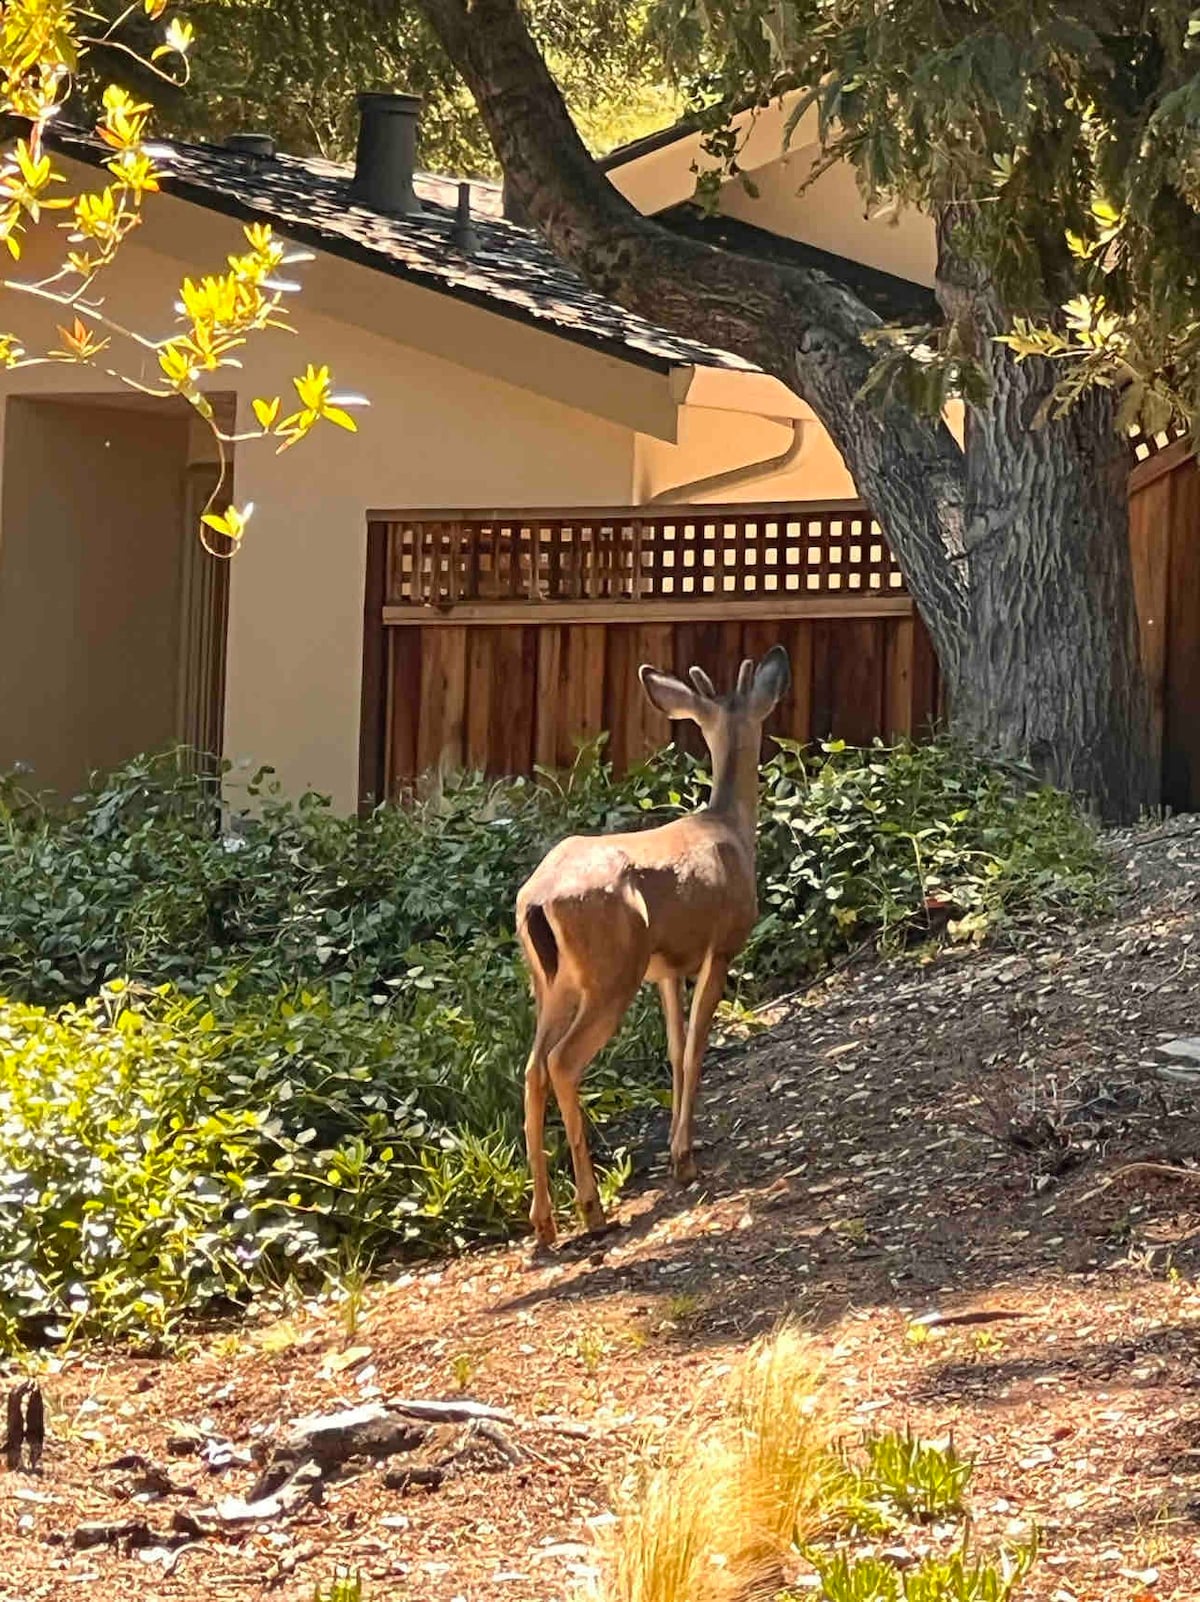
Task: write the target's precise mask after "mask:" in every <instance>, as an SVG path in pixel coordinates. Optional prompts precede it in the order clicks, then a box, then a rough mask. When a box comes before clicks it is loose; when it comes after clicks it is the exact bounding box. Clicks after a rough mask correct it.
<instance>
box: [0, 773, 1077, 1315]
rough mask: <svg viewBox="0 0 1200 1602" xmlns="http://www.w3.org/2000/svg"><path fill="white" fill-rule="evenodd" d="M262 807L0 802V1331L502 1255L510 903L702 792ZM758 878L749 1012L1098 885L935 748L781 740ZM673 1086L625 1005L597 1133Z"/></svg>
mask: <svg viewBox="0 0 1200 1602" xmlns="http://www.w3.org/2000/svg"><path fill="white" fill-rule="evenodd" d="M254 788H255V790H256V794H255V795H254V797H253V799H254V800H255V802H256V804H257V807H258V810H257V811H256V812H255V813H254V814H250V813H248V812H247V813H245V814H242V815H234V814H231V813H229V812H227V811H224V810H222V808H221V806H220V805H219V804H218V801H217V799H216V797H215V795H214V793H213V790H212V788H211V786H210V785H209V784H208V783H207V782H206V781H205V780H204V779H203V778H200V777H196V776H194V775H192V774H190V773H189V772H188V770H187V768H186V766H185V765H182V764H180V763H179V762H178V761H176V760H174V759H170V758H159V759H143V760H140V761H138V762H135V763H131V764H130V765H129V766H127V767H126V768H125V769H123V770H121V771H120V772H119V773H117V774H114V775H112V776H111V777H109V778H107V779H102V780H98V781H97V782H96V783H95V785H94V786H93V788H92V789H91V790H90V791H89V792H88V793H87V794H86V795H85V796H83V797H80V798H79V800H78V801H77V802H76V803H75V804H74V805H73V806H72V807H71V808H69V809H67V810H65V811H61V812H54V811H51V810H48V809H47V808H45V807H43V806H42V805H41V804H40V803H39V802H38V801H37V799H36V798H33V797H31V796H30V795H29V794H27V793H26V792H25V791H23V790H22V789H21V787H20V786H19V785H18V783H17V782H16V781H15V780H14V779H9V780H0V996H3V995H4V994H7V995H8V996H9V997H11V998H12V1000H11V1002H10V1003H9V1004H7V1005H5V1004H4V1003H2V1002H0V1176H7V1177H6V1178H4V1180H3V1183H4V1186H5V1190H4V1194H6V1196H7V1199H8V1203H9V1206H8V1208H7V1209H5V1210H3V1211H0V1263H3V1265H4V1266H2V1267H0V1319H4V1318H6V1319H7V1320H8V1321H9V1322H10V1324H11V1325H14V1326H20V1327H21V1328H22V1329H30V1328H38V1327H50V1328H60V1327H70V1326H71V1325H72V1324H75V1325H86V1326H89V1327H94V1328H100V1327H104V1328H109V1329H111V1328H122V1329H126V1330H129V1331H131V1332H132V1331H136V1330H137V1329H138V1328H150V1329H161V1328H163V1327H165V1326H166V1325H167V1324H169V1323H170V1321H171V1319H172V1318H173V1317H175V1316H176V1315H177V1314H178V1313H179V1312H180V1311H182V1310H185V1309H190V1308H197V1307H200V1306H202V1305H204V1303H205V1302H206V1301H211V1300H212V1299H213V1298H214V1297H216V1298H221V1297H224V1298H229V1297H234V1298H240V1297H243V1296H245V1295H246V1294H247V1293H248V1291H249V1290H250V1289H251V1287H252V1286H253V1285H254V1284H255V1283H257V1282H258V1281H259V1280H261V1279H262V1278H263V1277H264V1276H267V1277H270V1278H272V1279H274V1278H276V1277H278V1275H279V1274H280V1273H281V1272H284V1273H298V1274H301V1275H304V1276H307V1277H310V1278H311V1277H314V1276H315V1277H320V1276H321V1275H323V1274H327V1273H329V1272H330V1271H331V1265H332V1264H333V1263H334V1262H336V1260H337V1254H338V1253H339V1252H341V1251H344V1250H346V1249H350V1250H352V1251H354V1252H357V1253H359V1254H360V1256H363V1257H364V1258H365V1257H367V1256H371V1255H374V1254H377V1253H379V1252H380V1251H382V1250H384V1249H395V1248H396V1247H399V1248H400V1249H402V1250H405V1251H409V1252H417V1251H429V1250H435V1249H445V1248H446V1247H457V1246H459V1245H462V1244H464V1243H466V1242H468V1241H470V1240H474V1239H480V1238H489V1237H490V1238H495V1237H497V1236H500V1235H503V1234H506V1233H508V1232H509V1231H511V1230H512V1229H514V1228H515V1227H517V1226H518V1225H519V1223H520V1221H521V1220H522V1219H523V1215H524V1212H525V1200H524V1187H525V1177H524V1165H523V1154H522V1152H521V1127H520V1103H521V1094H520V1076H521V1069H522V1065H523V1062H524V1058H525V1055H526V1053H527V1051H528V1044H529V1038H530V1033H531V1009H530V1002H529V996H528V987H527V982H526V979H525V976H524V973H523V971H522V966H521V962H520V958H519V954H518V951H517V946H516V941H515V938H514V933H513V928H512V906H513V899H514V897H515V894H516V890H517V888H518V886H519V884H520V883H521V881H522V879H523V878H524V877H525V876H526V874H527V873H528V872H529V871H530V869H531V868H532V867H533V866H534V864H535V863H536V862H537V861H538V859H539V858H540V856H541V855H542V854H543V852H544V851H545V850H546V848H547V847H548V846H549V845H550V844H551V843H552V842H553V841H554V840H556V839H559V838H561V837H562V836H563V835H564V834H567V833H572V832H584V831H594V830H595V831H598V830H603V829H607V828H613V827H628V826H630V825H631V824H634V823H635V822H637V821H638V820H642V821H646V822H652V821H656V820H658V819H662V818H666V817H669V816H671V815H673V814H675V813H677V812H678V811H679V810H680V809H681V808H688V807H691V806H694V805H696V804H697V803H698V802H699V800H700V799H701V798H702V796H703V794H704V792H705V789H706V784H705V777H704V773H703V770H702V768H701V767H700V766H699V765H698V764H696V763H694V762H691V761H687V760H684V759H680V758H678V757H674V756H667V755H663V756H660V757H659V758H656V759H655V760H654V761H652V762H650V763H647V764H645V765H644V766H642V767H640V768H638V769H636V770H635V771H634V772H633V773H631V774H629V775H628V776H626V777H625V778H621V779H616V778H614V776H613V775H612V773H611V771H610V769H609V768H608V767H607V766H606V765H605V764H604V763H603V762H602V761H601V760H600V750H599V748H598V747H592V748H590V749H588V750H586V751H584V752H582V753H581V755H580V758H579V761H578V762H577V763H576V765H575V767H574V768H573V769H572V770H571V771H570V772H569V773H567V774H566V775H564V776H562V777H561V778H560V779H557V780H553V781H552V780H550V779H548V778H546V777H545V776H543V779H542V780H541V781H539V782H529V781H522V780H517V781H512V782H508V783H504V784H493V783H489V782H486V781H484V780H482V779H479V778H471V777H467V778H463V779H461V780H458V781H455V782H454V783H452V784H449V785H447V786H446V787H444V788H443V790H442V792H441V793H440V794H439V795H438V796H436V798H433V799H430V800H427V801H425V802H420V803H416V804H414V805H413V806H411V807H405V808H394V807H385V808H381V809H379V810H378V811H377V812H375V813H374V814H373V815H372V816H370V817H369V818H365V819H345V818H339V817H337V816H335V815H334V814H333V812H332V811H331V809H330V807H329V806H328V804H327V803H326V802H325V801H324V800H323V799H322V798H320V797H318V796H306V797H304V798H303V799H302V800H300V801H299V802H297V803H295V804H290V803H287V802H284V801H280V800H279V799H278V798H277V797H276V796H274V795H272V794H271V792H270V790H269V788H268V787H267V786H266V785H265V784H260V785H258V786H255V787H254ZM761 866H762V874H761V900H762V905H763V913H764V916H763V918H762V920H761V922H760V924H759V927H758V929H757V930H756V931H755V934H754V936H753V937H752V939H751V942H750V944H749V947H748V948H747V952H746V955H745V959H744V961H743V964H742V973H741V985H742V990H743V994H744V996H745V997H746V998H748V999H752V998H753V997H754V995H755V994H756V993H758V991H760V990H761V989H762V988H763V987H764V986H770V985H775V984H779V983H781V982H784V983H785V982H787V981H788V980H789V979H790V978H792V977H793V976H796V975H803V974H804V973H806V972H810V971H812V970H814V969H815V968H817V967H819V966H820V964H821V963H822V962H826V961H828V960H830V959H831V958H833V957H835V956H836V955H837V954H838V953H839V952H840V951H843V950H845V949H846V948H847V947H848V946H850V945H855V944H859V943H861V942H862V941H863V940H879V941H881V942H883V943H885V944H886V943H888V942H890V941H894V940H895V939H896V938H897V936H898V933H899V931H900V930H901V929H906V928H911V927H917V928H918V929H921V928H924V927H925V924H926V922H927V903H928V902H929V901H930V900H931V899H934V898H938V899H939V900H940V901H942V902H944V903H945V904H947V905H949V906H951V907H953V909H954V910H955V912H956V913H957V915H958V917H959V919H960V920H961V922H962V925H963V926H964V928H966V929H967V930H973V931H974V932H975V933H978V932H980V931H981V930H982V929H983V927H984V926H985V925H987V924H988V923H992V924H995V923H1001V922H1003V921H1005V920H1011V919H1014V918H1020V917H1025V916H1030V915H1042V914H1044V913H1045V912H1046V910H1047V909H1050V910H1054V909H1058V908H1062V907H1066V908H1074V909H1080V908H1082V909H1084V910H1090V909H1092V908H1094V907H1096V906H1098V905H1099V904H1100V903H1101V901H1102V899H1103V896H1104V894H1105V892H1106V887H1107V882H1108V880H1107V875H1108V869H1107V866H1106V863H1105V859H1104V857H1103V854H1102V852H1101V851H1100V848H1099V845H1098V843H1097V841H1096V838H1095V836H1094V834H1093V833H1092V831H1091V830H1090V828H1089V826H1088V825H1087V823H1086V822H1085V821H1084V820H1083V819H1082V818H1081V817H1080V816H1079V815H1078V814H1077V813H1076V812H1075V811H1074V810H1073V808H1072V807H1071V805H1070V803H1069V802H1067V801H1066V800H1065V799H1064V798H1063V797H1061V796H1058V795H1056V794H1055V793H1053V792H1051V791H1047V790H1045V789H1039V788H1037V787H1035V786H1033V785H1032V783H1030V784H1025V783H1023V782H1021V781H1019V780H1017V779H1014V777H1013V775H1012V774H1010V773H1007V772H1002V771H1000V770H998V769H996V768H994V767H990V766H989V765H988V764H986V763H984V762H982V761H980V760H978V759H975V758H970V757H966V756H964V755H963V754H962V753H960V752H958V751H956V750H954V749H953V748H952V747H949V746H931V747H924V748H916V747H908V746H905V747H901V748H899V749H897V750H895V751H885V750H883V749H882V748H874V749H872V750H869V751H848V750H845V749H844V748H842V747H840V746H829V747H826V748H822V749H821V750H820V751H818V752H815V753H807V752H801V751H799V750H797V749H796V748H794V747H792V746H783V747H782V748H781V749H780V750H779V752H778V753H777V754H776V755H775V756H773V757H772V758H771V759H770V761H769V762H768V763H767V765H766V804H765V807H764V814H763V824H762V829H761ZM664 1061H665V1051H664V1043H663V1030H662V1022H661V1018H660V1015H659V1011H658V1007H657V1002H656V998H655V997H654V996H653V994H652V992H651V991H650V989H649V988H647V989H645V990H644V991H643V993H642V995H641V996H640V997H639V998H638V1000H637V1001H636V1002H635V1005H634V1006H633V1008H631V1010H630V1014H629V1017H628V1019H627V1020H626V1023H625V1026H624V1028H623V1030H622V1032H621V1034H620V1036H619V1037H618V1039H617V1040H616V1041H615V1042H614V1043H613V1045H612V1046H611V1047H610V1048H609V1049H608V1051H607V1052H606V1053H605V1054H604V1056H603V1057H602V1059H601V1060H600V1062H598V1063H597V1065H596V1066H595V1067H594V1068H593V1070H592V1071H591V1072H590V1073H589V1075H588V1078H587V1080H586V1082H585V1089H586V1095H587V1100H588V1105H589V1109H590V1111H591V1114H592V1117H593V1120H594V1121H595V1122H596V1123H597V1124H599V1125H600V1126H601V1127H603V1126H606V1125H612V1124H613V1123H614V1121H615V1120H618V1119H619V1118H620V1117H622V1116H623V1115H624V1114H626V1113H628V1112H629V1111H630V1110H631V1109H633V1108H635V1107H637V1106H639V1105H641V1104H647V1103H651V1102H654V1101H657V1100H661V1099H662V1097H663V1096H664V1094H665V1092H666V1086H667V1084H668V1083H669V1080H668V1077H667V1074H666V1071H665V1068H664ZM627 1171H628V1168H627V1165H623V1166H617V1167H615V1168H614V1170H613V1171H612V1174H611V1176H610V1178H609V1181H608V1184H609V1187H610V1189H611V1187H612V1186H614V1185H615V1184H616V1183H618V1182H619V1176H620V1175H621V1174H622V1173H626V1172H627ZM565 1195H566V1190H565V1186H562V1185H561V1184H560V1196H565Z"/></svg>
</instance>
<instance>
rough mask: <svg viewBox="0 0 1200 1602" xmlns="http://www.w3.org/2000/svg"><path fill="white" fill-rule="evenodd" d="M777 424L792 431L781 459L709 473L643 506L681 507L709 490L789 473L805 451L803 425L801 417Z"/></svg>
mask: <svg viewBox="0 0 1200 1602" xmlns="http://www.w3.org/2000/svg"><path fill="white" fill-rule="evenodd" d="M697 410H705V411H708V410H712V411H719V410H721V408H720V407H704V408H699V407H698V408H697ZM774 421H776V422H779V423H783V422H787V423H788V424H789V425H790V427H791V430H792V438H791V443H790V444H789V445H788V448H787V449H786V450H785V451H784V452H783V453H782V454H781V455H779V456H768V457H766V458H765V459H764V460H763V461H761V462H743V463H742V465H741V467H728V468H726V469H725V471H724V472H723V473H708V474H706V475H705V477H703V478H693V479H692V480H691V481H690V482H689V483H687V484H673V485H672V486H671V488H670V489H665V490H659V492H658V494H657V495H651V497H650V499H649V500H647V501H644V502H643V503H642V504H643V505H644V506H658V505H661V503H662V502H663V501H673V502H675V503H679V502H681V501H686V500H689V499H691V497H693V496H695V495H706V494H708V492H709V491H710V490H721V489H734V488H735V487H739V486H741V485H743V484H754V483H757V482H758V480H759V479H763V478H772V477H774V475H775V474H776V473H782V472H786V470H787V469H788V468H789V467H791V466H792V465H793V463H794V462H795V461H796V459H797V457H798V456H799V455H800V452H801V450H802V449H803V448H804V424H805V419H804V418H802V417H788V418H782V417H779V418H776V419H774Z"/></svg>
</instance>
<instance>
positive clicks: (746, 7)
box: [655, 0, 1200, 433]
mask: <svg viewBox="0 0 1200 1602" xmlns="http://www.w3.org/2000/svg"><path fill="white" fill-rule="evenodd" d="M655 24H656V29H657V31H658V36H659V37H660V39H661V40H663V41H664V42H665V45H666V51H667V54H668V55H669V56H672V57H673V59H674V62H675V64H676V66H677V68H678V69H679V70H680V71H681V72H682V73H685V74H686V73H688V72H691V73H692V77H693V84H694V93H695V96H696V98H697V99H698V100H699V101H701V102H703V103H704V104H705V105H706V106H707V108H708V119H709V124H710V127H712V128H714V129H719V128H720V127H721V125H722V122H723V113H724V112H725V110H726V109H727V108H728V107H729V106H731V105H732V104H735V103H740V102H743V101H744V100H745V99H747V98H749V99H751V100H757V101H764V100H765V99H766V98H767V97H769V96H770V94H771V93H772V92H773V91H774V90H776V89H777V88H778V87H779V85H780V84H781V83H784V82H787V83H793V84H800V85H807V86H811V87H809V88H808V90H807V93H806V94H805V96H804V97H803V99H802V101H801V104H800V107H799V108H798V110H797V113H796V116H795V118H794V119H793V122H794V123H795V122H796V121H798V120H799V117H800V116H801V115H802V114H803V113H804V112H805V111H807V110H808V109H809V108H810V107H811V108H814V109H815V111H816V114H817V117H818V120H819V135H818V137H819V139H820V142H821V146H822V165H824V164H827V163H829V162H833V161H840V160H847V161H849V162H851V163H852V164H853V166H854V169H855V171H856V172H857V175H858V180H859V184H860V186H861V189H862V193H863V196H864V199H865V200H866V202H867V203H869V204H872V205H878V204H880V203H881V202H884V201H888V200H899V201H901V202H904V203H907V204H911V205H916V206H919V207H921V208H922V209H924V210H926V211H928V212H930V213H932V214H933V215H935V216H936V217H938V219H939V221H940V222H941V223H942V225H943V229H944V235H945V238H944V249H945V252H946V254H947V255H948V256H953V257H954V258H957V260H958V261H959V262H971V263H973V264H974V268H975V273H976V276H977V275H978V271H979V269H980V268H982V269H984V270H986V273H987V276H988V279H989V283H990V286H991V289H992V291H993V292H994V295H995V298H996V299H997V301H998V302H999V303H1000V304H1001V305H1002V306H1003V309H1004V313H1005V314H1006V319H1007V326H1006V327H1004V328H1002V329H995V330H992V331H993V332H996V333H999V334H1000V335H1001V337H1003V338H1007V339H1008V340H1010V342H1011V344H1012V346H1013V348H1014V350H1016V351H1017V352H1018V353H1029V354H1032V353H1035V352H1040V353H1042V354H1044V355H1047V356H1049V357H1050V358H1051V359H1053V360H1054V361H1056V362H1057V363H1058V364H1059V365H1060V366H1061V368H1062V381H1061V383H1060V384H1059V386H1058V388H1057V392H1056V403H1059V402H1067V401H1069V400H1071V399H1072V398H1073V397H1074V396H1075V395H1077V394H1078V393H1079V391H1080V388H1081V386H1083V385H1084V384H1087V383H1089V382H1094V381H1098V382H1100V383H1104V384H1115V385H1118V386H1120V387H1121V389H1122V392H1123V406H1122V412H1121V421H1122V422H1133V421H1141V422H1142V423H1143V424H1144V426H1145V427H1146V428H1147V430H1148V432H1151V433H1153V432H1156V431H1157V430H1158V429H1160V428H1162V427H1163V426H1164V425H1165V424H1166V423H1167V422H1168V421H1170V419H1171V418H1172V416H1175V417H1187V418H1195V417H1196V416H1197V414H1198V413H1200V317H1198V307H1197V291H1198V278H1197V272H1198V267H1197V263H1198V262H1200V14H1196V13H1194V12H1192V11H1191V9H1190V7H1189V6H1187V5H1182V4H1179V3H1178V0H1168V3H1165V4H1159V3H1155V4H1123V3H1120V0H1074V3H1071V4H1068V5H1063V4H1061V3H1059V0H1033V3H1030V0H1011V3H1009V0H1001V3H995V0H986V3H984V0H975V3H970V4H955V5H951V6H946V5H943V4H940V3H937V0H897V3H893V4H889V5H887V6H879V5H877V4H875V3H873V0H784V3H783V4H779V3H777V0H736V3H725V4H716V5H714V4H711V3H709V0H662V3H661V4H660V6H659V7H658V10H657V12H656V15H655ZM698 59H703V60H704V61H705V62H706V63H708V66H707V68H706V69H703V70H700V71H697V70H696V68H695V66H694V65H693V64H694V63H695V62H696V61H697V60H698ZM713 142H714V145H715V147H716V148H718V149H724V150H725V152H726V153H727V159H728V161H729V163H730V164H735V163H736V152H735V151H733V150H731V149H730V148H729V146H728V144H725V145H724V146H723V145H722V143H721V138H720V136H719V135H717V136H716V137H715V138H714V140H713ZM948 300H949V297H944V304H945V303H946V302H947V301H948ZM945 309H946V311H947V313H948V316H947V321H946V324H945V326H944V327H943V328H942V329H941V330H940V331H938V333H937V334H936V336H935V337H934V338H933V339H932V341H931V340H930V338H929V337H928V336H927V335H926V336H924V337H922V336H920V335H918V336H917V337H916V339H915V340H914V339H909V340H908V341H907V342H906V343H907V346H908V350H909V353H910V354H911V352H912V349H913V347H914V346H915V347H916V348H917V350H918V353H919V359H918V360H917V361H916V362H915V363H914V362H912V361H908V362H903V361H897V360H893V361H890V362H888V361H885V362H884V364H883V366H882V368H881V370H880V373H879V375H878V378H879V381H880V382H882V383H892V382H896V383H900V384H901V385H903V386H905V388H906V390H907V393H908V395H909V398H910V399H912V400H915V401H917V402H919V403H921V404H923V405H925V406H926V407H927V408H931V409H935V410H936V409H938V408H940V406H941V404H942V402H943V401H944V399H945V395H946V393H947V390H948V389H953V388H955V387H957V386H960V385H962V384H963V383H964V382H965V383H966V384H967V386H968V387H970V385H971V384H972V382H974V383H975V384H976V385H978V382H979V381H980V370H979V368H978V366H973V365H972V364H971V363H970V361H969V360H967V361H964V358H969V357H970V356H971V355H973V354H976V353H977V339H978V333H979V330H978V329H977V328H973V327H972V326H971V324H970V319H969V318H968V316H967V305H966V302H965V301H962V300H959V301H958V302H956V303H954V304H952V305H951V304H945ZM939 358H940V359H939Z"/></svg>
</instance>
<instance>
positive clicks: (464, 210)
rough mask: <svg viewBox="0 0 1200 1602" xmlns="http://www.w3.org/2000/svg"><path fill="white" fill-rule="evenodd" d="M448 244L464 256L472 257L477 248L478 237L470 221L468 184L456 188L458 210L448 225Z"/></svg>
mask: <svg viewBox="0 0 1200 1602" xmlns="http://www.w3.org/2000/svg"><path fill="white" fill-rule="evenodd" d="M450 243H451V244H452V245H453V246H454V247H455V248H456V249H457V250H461V251H462V253H463V255H464V256H473V255H474V254H475V252H476V251H477V250H478V248H479V235H478V234H477V233H476V232H475V224H474V223H473V222H472V221H471V186H470V184H468V183H460V184H459V186H458V210H457V211H456V212H455V213H454V221H453V222H452V223H451V225H450Z"/></svg>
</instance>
